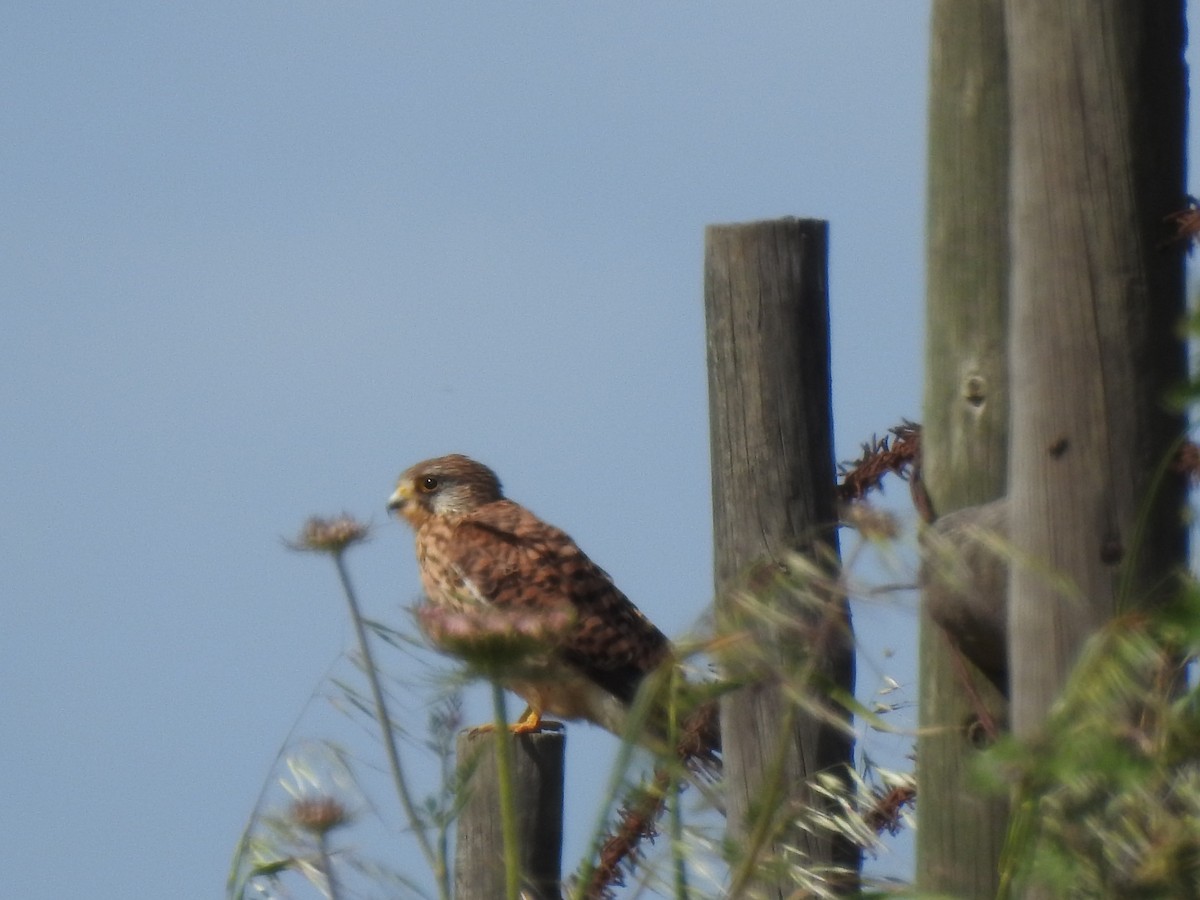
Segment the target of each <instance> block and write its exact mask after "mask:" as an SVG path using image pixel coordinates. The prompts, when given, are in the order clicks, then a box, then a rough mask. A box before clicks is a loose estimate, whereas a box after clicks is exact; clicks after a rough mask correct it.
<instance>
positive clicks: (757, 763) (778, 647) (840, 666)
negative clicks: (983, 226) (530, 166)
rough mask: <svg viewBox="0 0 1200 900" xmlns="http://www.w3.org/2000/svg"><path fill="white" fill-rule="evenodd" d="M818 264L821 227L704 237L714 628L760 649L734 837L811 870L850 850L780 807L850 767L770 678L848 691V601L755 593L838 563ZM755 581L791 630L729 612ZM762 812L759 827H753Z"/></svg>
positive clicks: (740, 757)
mask: <svg viewBox="0 0 1200 900" xmlns="http://www.w3.org/2000/svg"><path fill="white" fill-rule="evenodd" d="M827 256H828V251H827V226H826V223H825V222H823V221H819V220H811V219H809V220H797V219H782V220H778V221H767V222H755V223H751V224H743V225H714V226H710V227H709V228H708V229H707V233H706V248H705V272H704V274H705V279H704V305H705V312H706V318H707V330H708V373H709V415H710V426H711V434H712V478H713V531H714V544H715V563H716V586H717V598H718V601H717V614H718V619H719V621H721V622H722V624H723V627H726V626H729V627H732V628H734V629H743V628H746V629H751V630H755V629H756V626H757V630H755V634H754V641H753V642H752V643H753V645H754V646H755V647H756V648H758V649H761V650H762V651H763V653H762V656H761V657H760V659H761V665H758V667H757V671H756V670H755V669H754V668H753V667H754V665H755V663H753V662H751V663H750V666H751V669H750V670H749V671H746V672H739V673H738V675H741V676H743V677H747V678H748V679H749V680H750V683H749V684H748V686H746V687H743V688H741V689H740V690H737V691H734V692H733V693H732V694H730V695H729V696H727V697H726V698H725V699H724V700H723V702H722V706H721V734H722V745H723V748H724V750H723V754H724V762H725V773H726V800H727V804H728V815H729V819H728V821H729V830H730V834H731V837H732V838H733V839H734V841H736V842H737V843H738V844H739V845H740V846H742V847H743V848H744V849H745V851H746V852H747V853H750V854H753V855H754V857H755V858H756V859H759V860H761V859H763V858H764V857H767V858H773V859H774V860H776V861H778V860H781V859H783V858H784V857H785V853H784V847H785V846H790V847H799V848H801V849H802V851H803V852H804V854H805V855H806V856H807V858H808V860H809V861H810V862H811V864H813V865H814V866H825V865H829V864H836V865H840V866H843V867H846V868H847V869H849V870H851V871H852V872H857V868H858V863H859V851H858V848H857V847H855V846H853V845H851V844H850V843H849V842H846V841H842V840H838V839H831V838H830V836H829V835H828V834H820V833H816V832H813V831H809V830H802V829H797V828H794V827H792V825H791V816H790V815H789V814H786V812H785V811H786V810H789V809H794V808H795V807H794V806H793V804H797V803H798V804H803V805H808V806H811V805H814V804H819V803H820V802H821V801H820V800H819V799H818V798H817V797H815V796H814V795H813V793H812V792H811V791H809V790H808V788H807V782H809V781H810V780H812V779H813V778H814V777H815V776H816V775H817V774H818V773H821V772H828V771H834V772H841V773H843V774H844V773H845V772H846V767H848V766H850V765H852V762H853V760H852V754H853V738H852V736H851V734H850V733H849V730H848V728H844V727H842V722H843V721H844V720H845V719H847V718H848V716H847V715H846V714H845V713H844V711H840V710H837V709H836V708H834V707H833V705H832V704H831V703H829V701H827V700H825V699H824V698H822V697H813V698H812V702H814V703H818V704H822V705H826V706H827V707H829V715H828V716H820V715H813V714H812V712H811V711H806V710H803V709H801V708H800V704H797V703H796V702H795V701H794V700H791V699H789V697H788V693H787V690H786V687H792V688H794V687H796V686H795V685H788V686H786V687H785V685H784V684H782V683H781V679H780V673H781V672H784V671H786V669H787V667H788V666H789V664H791V665H792V666H793V670H794V669H795V668H797V667H798V666H796V665H795V664H797V663H799V665H800V666H803V665H812V666H813V671H814V672H815V673H817V674H818V676H819V679H818V680H822V681H823V680H826V679H827V680H828V682H829V683H832V684H834V685H836V686H838V687H839V688H841V689H843V690H846V691H851V692H852V691H853V684H854V652H853V643H852V640H851V636H850V629H849V614H848V612H847V610H846V604H845V601H844V599H843V598H842V597H840V596H830V597H829V598H828V601H827V603H826V604H825V609H814V608H813V607H812V606H803V605H802V604H798V603H794V602H793V601H794V598H790V597H788V596H787V595H786V592H778V591H777V592H776V594H775V595H773V596H771V597H767V596H766V592H767V590H769V586H770V584H771V583H772V579H773V578H774V574H775V573H780V572H781V571H783V570H786V569H787V567H788V559H789V556H790V554H792V553H795V552H805V553H812V554H813V555H814V558H823V559H824V560H825V561H831V560H832V559H833V558H834V557H835V554H836V552H837V533H836V530H835V524H836V521H837V506H836V501H835V497H834V483H835V471H834V459H833V436H832V412H831V408H830V407H831V403H830V375H829V307H828V296H827V278H826V270H827V266H828V262H827ZM751 570H752V574H753V576H755V577H757V576H758V575H763V574H765V575H766V576H767V577H766V578H765V579H762V582H763V583H762V584H761V585H759V586H758V588H757V589H755V588H754V587H751V588H750V589H751V590H755V592H756V594H757V595H758V596H759V597H760V598H762V599H764V600H766V601H767V602H770V603H772V604H776V601H778V604H777V605H776V606H775V610H774V611H775V612H776V613H779V612H780V611H781V610H783V609H784V606H783V604H790V605H791V606H792V607H794V608H788V609H786V615H787V616H788V617H789V618H790V620H791V621H792V622H793V623H794V626H795V627H794V628H793V627H788V628H787V629H786V630H787V632H788V633H787V634H781V633H780V631H781V630H782V629H779V628H773V627H770V626H767V625H766V624H765V623H763V622H761V621H760V622H758V623H755V622H753V621H746V620H745V618H744V617H742V616H741V615H740V614H739V610H738V608H737V602H736V599H735V598H736V589H737V588H739V587H746V585H745V578H746V575H747V574H748V572H749V571H751ZM735 620H736V621H735ZM747 655H753V654H745V653H743V654H742V656H747ZM788 723H790V725H789V724H788ZM772 813H774V814H775V816H776V818H775V820H774V821H773V822H770V823H769V824H767V820H764V819H763V817H764V816H768V817H769V816H771V815H772ZM764 828H765V834H767V835H768V836H769V839H768V840H767V841H766V842H765V843H764V844H763V845H762V846H754V844H755V843H756V842H755V841H750V840H748V836H749V835H750V834H751V833H764V832H762V831H759V830H758V829H764ZM791 859H793V860H794V859H795V857H794V855H793V856H791ZM736 863H737V861H736V860H735V866H736ZM735 877H736V876H735ZM851 880H853V879H851ZM753 885H754V891H755V896H760V895H761V896H764V897H768V896H769V897H773V898H774V897H783V896H791V895H792V894H791V891H792V886H791V885H789V884H788V883H786V882H785V881H783V880H781V879H777V878H774V877H770V878H768V877H765V876H762V875H761V873H759V874H757V875H756V876H755V877H754V879H753ZM733 887H734V889H735V890H737V889H741V890H745V889H746V888H747V887H748V885H745V884H742V885H739V884H737V883H736V882H735V884H734V886H733ZM847 887H848V888H849V889H850V890H851V891H852V890H853V887H854V886H853V885H847Z"/></svg>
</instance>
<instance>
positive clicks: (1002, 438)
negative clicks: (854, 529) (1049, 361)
mask: <svg viewBox="0 0 1200 900" xmlns="http://www.w3.org/2000/svg"><path fill="white" fill-rule="evenodd" d="M1005 59H1006V53H1005V45H1004V6H1003V0H978V2H974V3H962V2H960V0H935V2H934V4H933V10H932V22H931V40H930V72H929V151H928V152H929V162H928V167H929V177H928V187H927V193H928V212H927V219H926V254H925V259H926V281H927V284H926V307H925V309H926V313H925V334H926V337H925V410H924V414H923V419H924V425H923V428H922V432H921V464H922V480H923V483H924V486H925V489H926V491H927V492H928V495H929V499H930V501H931V505H932V507H933V511H934V513H935V515H936V516H938V517H943V518H941V519H940V521H939V522H938V524H937V525H936V526H935V528H934V529H931V530H930V531H929V532H927V533H926V534H925V535H924V539H923V543H924V544H925V548H926V552H925V561H924V563H923V569H924V572H923V579H922V580H923V582H924V585H925V587H924V590H923V598H922V616H921V623H920V664H919V665H920V677H919V681H920V703H919V706H918V708H919V715H920V730H919V733H918V734H919V736H918V739H917V774H918V799H917V814H918V821H919V823H920V824H919V828H918V829H917V887H918V888H919V889H921V890H922V891H929V892H931V893H938V894H946V895H948V896H954V897H961V898H964V900H966V898H984V897H995V896H996V891H997V888H998V884H999V874H1000V853H1001V850H1002V849H1003V847H1004V840H1005V837H1006V833H1007V827H1008V804H1007V801H1006V800H1005V798H1004V797H1003V796H1000V795H995V794H992V795H988V794H986V793H984V792H982V791H981V790H980V788H979V787H978V785H977V783H976V782H975V780H974V779H973V778H972V775H971V768H972V764H973V762H974V760H975V757H976V756H977V755H978V753H979V752H980V749H981V748H982V747H984V746H986V745H987V744H988V743H990V740H989V730H991V729H994V728H995V727H1004V726H1005V725H1006V723H1007V719H1008V704H1007V701H1006V699H1005V697H1004V695H1003V693H1002V690H1001V688H1000V687H998V686H997V684H996V682H1000V683H1001V685H1002V684H1003V681H1004V680H1005V677H1006V674H1005V670H1006V669H1007V649H1006V647H1005V640H1004V634H1003V629H1004V622H1005V616H1004V607H1005V604H1006V602H1007V596H1006V592H1007V583H1006V580H1005V577H1004V563H1005V560H993V561H992V567H991V568H992V569H993V570H995V572H996V573H997V574H996V577H992V578H990V579H984V578H982V577H981V575H982V574H983V572H984V571H985V570H986V568H987V567H986V566H985V565H982V563H984V562H986V560H983V559H981V558H980V555H981V554H982V553H983V552H984V551H982V550H981V548H980V546H979V543H978V540H979V536H977V535H973V534H972V531H973V530H976V529H992V530H995V529H996V527H997V526H998V525H999V526H1000V527H1002V525H1003V523H998V522H996V521H994V520H996V519H997V518H998V517H1002V514H1003V511H1002V510H1001V509H999V508H984V509H982V510H980V511H979V512H978V513H976V512H975V511H972V510H969V509H967V508H969V507H977V506H978V505H979V504H984V503H987V502H988V501H992V500H996V499H997V498H999V497H1002V496H1003V495H1004V491H1005V483H1006V481H1007V476H1008V410H1009V398H1008V364H1007V353H1008V82H1007V72H1006V62H1005ZM960 510H961V511H962V512H958V511H960ZM972 561H977V562H979V563H981V564H977V565H971V563H972ZM980 607H982V608H980ZM989 613H990V616H989ZM981 623H982V624H981ZM947 625H949V626H951V627H949V628H947V627H946V626H947ZM956 625H957V627H955V626H956ZM964 643H965V644H967V646H965V647H964V646H963V644H964ZM972 657H974V658H975V659H976V661H977V662H979V663H980V665H981V666H982V669H981V668H980V667H977V666H976V665H975V664H974V663H972V662H971V658H972Z"/></svg>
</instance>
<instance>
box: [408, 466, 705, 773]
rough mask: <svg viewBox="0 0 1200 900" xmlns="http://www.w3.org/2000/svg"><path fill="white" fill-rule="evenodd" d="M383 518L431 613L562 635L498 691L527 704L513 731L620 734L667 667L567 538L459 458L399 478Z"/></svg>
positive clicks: (655, 642) (632, 613)
mask: <svg viewBox="0 0 1200 900" xmlns="http://www.w3.org/2000/svg"><path fill="white" fill-rule="evenodd" d="M388 509H389V510H391V511H393V512H397V513H399V514H400V515H402V516H403V517H404V518H405V519H407V520H408V522H409V524H410V525H412V527H413V529H414V530H415V531H416V549H417V562H418V564H419V566H420V569H421V583H422V585H423V587H424V589H425V593H426V595H427V596H428V598H429V602H430V604H432V605H433V606H434V607H440V608H449V609H458V610H464V609H472V608H475V609H491V610H497V611H503V612H512V613H514V614H528V615H532V616H547V617H549V616H552V615H554V616H557V617H558V620H559V621H561V622H565V623H566V625H565V627H563V628H561V629H559V630H558V631H557V632H556V633H555V636H554V637H553V638H552V646H549V647H546V648H545V650H544V652H541V653H539V654H538V657H539V658H538V659H537V660H531V661H530V664H529V665H522V666H520V667H519V669H520V674H517V675H515V676H513V677H511V678H507V677H506V678H505V679H504V681H503V684H504V686H505V687H506V688H508V689H510V690H512V691H513V692H514V693H516V694H518V695H520V696H521V697H522V698H523V699H524V700H525V701H526V702H527V703H528V704H529V709H528V710H527V711H526V712H525V714H524V715H522V716H521V718H520V719H519V720H518V721H517V722H516V723H515V724H514V725H512V726H511V730H512V731H514V732H517V733H521V732H530V731H536V730H537V729H538V727H539V725H540V723H541V718H542V714H543V713H550V714H553V715H555V716H560V717H562V718H565V719H585V720H587V721H590V722H593V723H595V724H597V725H600V726H601V727H603V728H605V729H607V730H609V731H611V732H613V733H614V734H617V735H623V734H625V733H626V719H627V715H628V712H629V708H630V706H631V705H632V704H633V701H634V698H635V696H636V695H637V692H638V688H639V687H640V686H641V684H642V681H643V679H645V678H646V676H647V675H649V674H650V673H651V672H653V671H654V670H655V669H656V668H657V667H659V666H660V665H661V664H663V663H664V661H666V660H668V659H670V658H671V644H670V642H669V641H668V640H667V638H666V637H665V636H664V635H663V633H662V632H661V631H659V630H658V629H657V628H655V627H654V625H653V624H652V623H651V622H650V620H649V619H647V618H646V616H644V615H643V614H642V612H641V611H640V610H639V609H638V608H637V607H636V606H634V605H633V603H631V602H630V601H629V599H628V598H627V597H626V596H625V595H624V594H623V593H621V591H620V590H619V589H618V588H617V586H616V585H615V584H613V582H612V579H610V578H609V577H608V575H607V574H606V573H605V572H604V570H603V569H601V568H600V567H599V566H597V565H596V564H595V563H594V562H592V561H591V559H589V558H588V557H587V555H586V554H585V553H584V552H583V551H582V550H580V549H579V547H578V545H577V544H576V543H575V542H574V541H573V540H572V539H571V538H570V536H568V535H567V534H566V533H565V532H563V531H561V530H559V529H558V528H555V527H554V526H553V525H549V524H547V523H546V522H543V521H542V520H541V519H539V518H538V517H537V516H535V515H534V514H533V513H531V512H530V511H529V510H527V509H526V508H525V507H523V506H521V505H520V504H517V503H514V502H513V501H512V500H509V499H507V498H506V497H505V496H504V494H503V492H502V491H501V488H500V481H499V479H498V478H497V477H496V474H495V473H494V472H493V471H492V470H491V469H489V468H488V467H487V466H485V465H483V464H481V463H478V462H475V461H474V460H472V459H468V458H467V457H465V456H461V455H458V454H454V455H451V456H441V457H438V458H436V459H429V460H426V461H425V462H421V463H417V464H416V465H415V466H413V467H412V468H410V469H408V470H407V471H406V472H405V473H404V474H403V475H401V476H400V480H399V483H398V484H397V486H396V491H395V493H393V494H392V496H391V499H390V500H389V501H388ZM523 662H524V661H523ZM647 727H649V728H650V729H651V730H659V729H658V728H657V727H656V726H655V724H654V723H649V724H648V726H647ZM708 730H709V731H711V732H712V734H711V735H707V736H705V737H704V738H702V741H703V743H705V744H707V745H709V746H707V747H706V748H705V749H704V750H703V751H702V752H703V753H705V754H707V755H711V752H712V751H713V749H714V748H715V741H716V740H717V739H716V737H715V729H714V728H710V729H708ZM662 735H663V736H665V729H663V731H662Z"/></svg>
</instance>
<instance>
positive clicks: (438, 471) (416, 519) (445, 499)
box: [387, 453, 504, 528]
mask: <svg viewBox="0 0 1200 900" xmlns="http://www.w3.org/2000/svg"><path fill="white" fill-rule="evenodd" d="M503 496H504V494H503V493H502V492H501V490H500V479H498V478H497V477H496V473H495V472H493V471H492V470H491V469H489V468H488V467H487V466H485V465H483V463H477V462H475V460H473V459H470V458H468V457H466V456H462V455H461V454H458V453H453V454H451V455H450V456H439V457H437V458H436V459H427V460H425V461H424V462H419V463H417V464H416V465H415V466H412V467H411V468H409V469H407V470H405V472H404V474H403V475H401V476H400V480H399V481H398V482H397V483H396V490H395V492H394V493H393V494H392V496H391V497H390V498H389V499H388V505H387V506H388V511H389V512H394V513H399V514H400V515H402V516H404V518H406V519H407V520H408V522H409V524H410V525H412V526H413V528H420V527H421V526H422V525H423V524H424V523H425V522H426V521H427V520H429V519H430V518H431V517H432V516H449V517H451V518H453V517H457V516H465V515H466V514H467V513H470V512H472V511H473V510H476V509H478V508H479V507H480V506H482V505H483V504H485V503H491V502H493V501H495V500H500V499H501V498H502V497H503Z"/></svg>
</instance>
